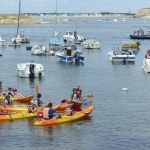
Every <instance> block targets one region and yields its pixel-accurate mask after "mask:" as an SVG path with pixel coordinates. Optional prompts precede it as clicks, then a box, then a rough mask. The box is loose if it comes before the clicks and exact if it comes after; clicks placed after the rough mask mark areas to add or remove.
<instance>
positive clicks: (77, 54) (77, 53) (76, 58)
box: [74, 51, 80, 63]
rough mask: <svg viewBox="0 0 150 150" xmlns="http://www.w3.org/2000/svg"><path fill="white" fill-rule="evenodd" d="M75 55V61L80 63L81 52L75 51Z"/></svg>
mask: <svg viewBox="0 0 150 150" xmlns="http://www.w3.org/2000/svg"><path fill="white" fill-rule="evenodd" d="M74 57H75V63H79V62H80V53H79V52H78V51H76V52H75V54H74Z"/></svg>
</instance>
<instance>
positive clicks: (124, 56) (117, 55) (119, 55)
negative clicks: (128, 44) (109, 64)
mask: <svg viewBox="0 0 150 150" xmlns="http://www.w3.org/2000/svg"><path fill="white" fill-rule="evenodd" d="M133 51H134V52H133ZM133 51H132V50H131V49H123V48H122V47H120V46H117V45H116V44H115V46H114V47H113V49H112V51H111V52H109V53H108V56H110V61H117V62H119V61H122V62H134V61H135V58H136V56H135V54H134V53H137V50H133Z"/></svg>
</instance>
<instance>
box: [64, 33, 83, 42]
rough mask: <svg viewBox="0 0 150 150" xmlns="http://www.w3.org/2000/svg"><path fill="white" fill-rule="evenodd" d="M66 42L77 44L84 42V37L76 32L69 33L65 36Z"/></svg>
mask: <svg viewBox="0 0 150 150" xmlns="http://www.w3.org/2000/svg"><path fill="white" fill-rule="evenodd" d="M63 39H64V41H72V42H74V43H75V44H78V43H81V42H83V40H84V38H83V36H80V35H78V34H77V32H76V31H74V32H72V31H67V32H66V34H65V35H63Z"/></svg>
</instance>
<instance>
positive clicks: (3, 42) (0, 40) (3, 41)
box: [0, 36, 7, 47]
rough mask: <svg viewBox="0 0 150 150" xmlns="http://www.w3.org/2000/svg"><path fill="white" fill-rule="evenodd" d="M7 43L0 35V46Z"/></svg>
mask: <svg viewBox="0 0 150 150" xmlns="http://www.w3.org/2000/svg"><path fill="white" fill-rule="evenodd" d="M6 45H7V41H6V40H3V39H2V37H1V36H0V47H3V46H6Z"/></svg>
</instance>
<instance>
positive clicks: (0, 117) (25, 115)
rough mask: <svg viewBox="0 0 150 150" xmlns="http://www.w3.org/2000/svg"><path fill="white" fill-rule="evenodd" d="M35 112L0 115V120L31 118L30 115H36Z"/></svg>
mask: <svg viewBox="0 0 150 150" xmlns="http://www.w3.org/2000/svg"><path fill="white" fill-rule="evenodd" d="M36 116H37V114H36V113H28V112H20V113H16V114H13V113H12V114H11V117H10V115H0V120H11V119H24V118H31V117H36Z"/></svg>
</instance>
